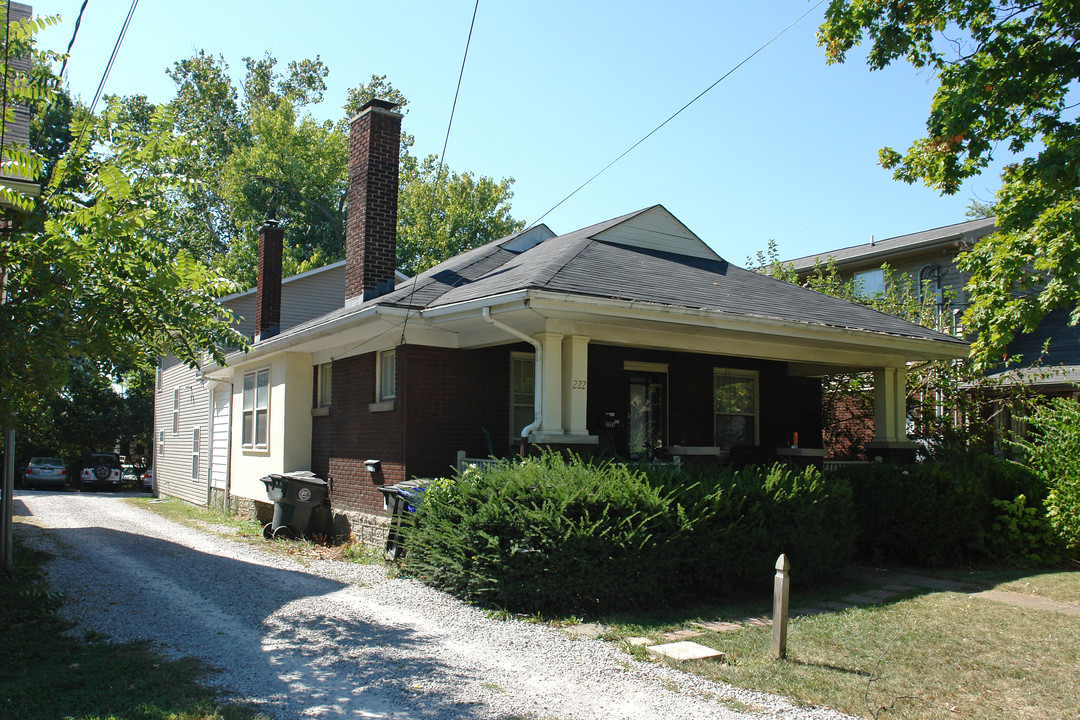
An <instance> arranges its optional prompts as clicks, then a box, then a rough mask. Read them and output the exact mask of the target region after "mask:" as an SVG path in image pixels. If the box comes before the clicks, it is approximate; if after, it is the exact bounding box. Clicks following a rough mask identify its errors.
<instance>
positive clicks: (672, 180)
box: [34, 0, 1005, 265]
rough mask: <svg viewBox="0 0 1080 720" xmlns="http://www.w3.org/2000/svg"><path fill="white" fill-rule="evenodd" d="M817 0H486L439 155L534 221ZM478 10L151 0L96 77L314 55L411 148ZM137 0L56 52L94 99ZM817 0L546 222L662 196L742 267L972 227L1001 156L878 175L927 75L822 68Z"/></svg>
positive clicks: (923, 95) (427, 132) (56, 40)
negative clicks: (920, 180)
mask: <svg viewBox="0 0 1080 720" xmlns="http://www.w3.org/2000/svg"><path fill="white" fill-rule="evenodd" d="M815 2H816V0H815ZM815 2H807V0H769V1H762V2H754V3H746V2H728V1H727V0H717V1H713V2H708V1H704V0H702V1H696V0H695V1H690V0H687V1H685V2H681V1H679V0H671V1H670V2H668V3H663V4H661V3H656V2H649V1H647V0H623V1H622V2H608V1H607V0H595V1H593V2H583V1H581V0H577V1H576V2H570V1H564V0H545V1H544V2H525V1H520V2H517V1H515V2H507V1H506V0H496V1H492V0H481V2H480V6H479V12H478V14H477V19H476V27H475V30H474V32H473V39H472V45H471V48H470V51H469V59H468V64H467V66H466V70H465V78H464V82H463V85H462V88H461V95H460V98H459V99H458V106H457V112H456V115H455V117H454V126H453V130H452V133H451V136H450V143H449V148H448V151H447V158H446V160H447V163H448V164H449V165H450V167H451V168H452V169H454V170H457V171H462V170H470V171H474V172H477V173H482V174H485V175H490V176H493V177H496V178H501V177H504V176H510V177H513V178H514V179H515V180H516V183H515V185H514V199H513V210H514V216H515V217H518V218H520V219H523V220H525V221H526V222H532V221H534V220H536V219H537V218H538V217H539V216H541V215H542V214H544V213H545V212H546V211H548V210H549V209H550V208H551V207H552V206H554V205H555V204H556V203H558V202H559V201H560V200H562V199H563V198H564V197H565V196H566V195H567V194H568V193H570V192H571V191H572V190H573V189H574V188H576V187H577V186H578V185H580V184H581V183H582V182H584V181H585V180H587V179H588V178H589V177H590V176H592V175H593V174H594V173H596V172H597V171H598V170H600V168H602V167H603V166H604V165H606V164H607V163H608V162H610V161H611V160H613V159H614V158H615V157H617V156H618V155H619V154H620V153H622V152H623V151H624V150H626V149H627V148H628V147H630V146H631V145H632V144H633V143H635V142H636V141H637V140H639V139H640V138H641V137H642V136H643V135H645V134H646V133H648V132H649V131H650V130H652V129H653V128H655V127H656V126H657V125H658V124H659V123H661V122H662V121H663V120H664V119H665V118H667V117H668V116H669V115H671V113H673V112H674V111H675V110H677V109H678V108H680V107H682V105H684V104H685V103H686V102H688V101H689V100H690V99H691V98H693V97H694V96H695V95H697V94H698V93H699V92H701V91H702V90H704V89H705V88H706V87H708V86H709V85H710V84H712V83H713V82H715V81H716V80H717V79H718V78H719V77H720V76H722V75H723V74H724V73H726V72H727V71H729V70H730V69H731V68H732V67H734V66H735V65H737V64H738V63H739V62H741V61H742V60H743V59H745V58H746V56H747V55H749V54H750V53H752V52H753V51H754V50H756V49H757V48H758V47H759V46H760V45H762V44H763V43H765V42H766V41H767V40H768V39H769V38H771V37H772V36H773V35H775V34H776V33H777V32H779V31H780V30H781V29H783V28H784V27H785V26H787V25H788V24H789V23H791V22H792V21H793V20H795V19H796V18H798V17H799V16H800V15H802V14H803V13H804V12H806V11H807V10H809V9H810V8H811V7H813V5H814V4H815ZM473 4H474V3H473V0H434V1H427V0H397V1H396V2H390V3H387V2H377V3H370V2H344V1H342V2H338V1H336V0H323V1H322V2H318V3H308V4H307V5H306V6H304V7H303V9H301V5H300V4H298V3H296V2H288V3H286V2H279V1H278V0H261V1H260V2H254V1H249V0H223V1H219V2H213V3H211V2H202V1H200V0H189V1H188V2H183V3H176V2H172V3H161V2H152V0H143V2H141V3H140V4H139V6H138V9H137V10H136V12H135V16H134V19H133V21H132V23H131V26H130V28H129V30H128V33H127V36H126V38H125V40H124V44H123V46H122V47H121V50H120V54H119V56H118V59H117V62H116V65H115V67H114V68H113V71H112V73H111V75H110V78H109V81H108V83H107V85H106V88H105V91H106V92H107V93H113V94H122V95H128V94H136V93H139V94H145V95H147V96H148V97H149V98H150V99H151V100H152V101H166V100H169V99H170V98H171V97H172V95H173V85H172V82H171V81H170V80H169V79H168V77H167V76H166V75H165V70H166V68H168V67H170V66H171V65H172V63H173V62H175V61H176V60H179V59H182V58H185V57H189V56H190V55H192V54H193V53H194V52H195V51H196V50H198V49H205V50H206V51H207V52H210V53H213V54H215V55H217V54H220V55H223V56H224V57H225V59H226V61H227V62H228V63H229V65H230V67H231V70H232V73H233V75H234V78H235V79H236V81H237V83H239V80H240V77H241V76H242V72H243V58H244V57H245V56H253V57H260V56H262V54H263V53H264V52H265V51H270V52H271V53H272V54H273V55H274V56H275V57H276V58H277V59H278V61H279V64H280V65H282V66H283V65H284V64H286V63H287V62H288V61H289V60H296V59H301V58H306V57H314V56H315V55H319V56H321V57H322V59H323V61H324V62H326V64H327V65H328V66H329V68H330V76H329V78H328V81H327V82H328V86H329V89H328V92H327V94H326V100H325V101H324V103H323V104H322V105H320V106H319V107H317V108H315V110H314V114H315V115H316V116H317V117H319V118H332V119H337V118H338V117H339V116H340V115H341V114H342V111H341V106H342V104H343V102H344V98H345V93H346V90H347V88H349V87H352V86H355V85H357V84H359V83H361V82H364V81H366V80H367V79H368V78H369V77H370V76H371V75H372V73H378V74H385V75H387V76H388V77H389V79H390V80H391V82H393V84H394V86H395V87H397V88H399V89H400V90H401V91H402V92H403V93H404V94H405V95H406V97H408V98H409V100H410V105H409V112H408V115H407V116H406V118H405V125H404V127H405V130H406V131H407V132H409V133H412V134H413V135H415V137H416V141H417V144H416V151H417V152H418V153H419V154H428V153H437V152H439V151H440V150H441V148H442V144H443V139H444V136H445V133H446V125H447V120H448V118H449V114H450V107H451V103H452V101H453V96H454V88H455V84H456V82H457V76H458V71H459V69H460V64H461V57H462V52H463V50H464V47H465V39H466V36H467V33H468V29H469V21H470V18H471V15H472V11H473ZM80 5H81V0H51V1H49V2H45V1H39V2H36V3H34V9H35V12H36V13H38V14H41V15H45V14H60V15H62V17H63V21H62V23H61V24H59V25H58V26H57V27H56V28H52V29H50V30H48V31H47V32H46V33H44V34H43V35H42V38H41V41H40V42H41V45H42V46H43V47H47V48H50V49H55V50H58V51H62V50H63V49H64V48H65V47H66V46H67V43H68V40H69V39H70V38H71V32H72V30H73V28H74V23H75V18H76V17H77V15H78V10H79V6H80ZM129 6H130V2H129V1H128V0H94V1H93V2H91V3H89V5H88V7H87V11H86V15H85V16H84V18H83V22H82V27H81V29H80V30H79V36H78V39H77V40H76V43H75V47H74V48H73V50H72V57H71V60H70V62H69V66H68V79H69V82H70V85H71V88H72V90H73V91H74V92H75V93H76V94H77V95H81V96H82V97H83V98H84V99H86V100H87V101H88V100H89V99H90V98H92V96H93V94H94V90H95V89H96V87H97V84H98V81H99V80H100V78H101V75H102V72H103V71H104V69H105V64H106V62H107V60H108V57H109V53H110V52H111V51H112V47H113V44H114V43H115V40H116V37H117V35H118V33H119V31H120V28H121V25H122V23H123V19H124V17H125V15H126V14H127V11H128V8H129ZM824 9H825V6H824V5H822V6H820V7H818V8H817V9H816V10H814V11H813V12H812V13H811V14H810V15H809V16H808V17H806V18H805V19H804V20H802V21H801V22H799V23H798V24H797V25H796V26H794V27H793V28H791V29H790V30H788V31H787V33H786V34H784V35H783V36H782V37H780V38H779V39H778V40H777V41H775V42H774V43H773V44H772V45H770V46H769V47H768V48H766V49H765V50H764V51H762V52H761V53H760V54H758V55H757V56H756V57H754V58H753V59H751V60H750V61H749V62H747V63H746V64H745V65H743V66H742V67H741V68H740V69H739V70H737V71H736V72H734V73H733V74H732V75H731V76H730V77H728V78H727V79H726V80H725V81H723V82H722V83H720V84H719V85H717V86H716V87H715V88H714V89H713V90H712V91H710V92H709V93H708V94H707V95H705V96H704V97H703V98H701V99H700V100H698V101H697V102H696V103H695V104H694V105H692V106H691V107H690V108H689V109H687V110H686V111H685V112H683V113H682V114H681V115H680V116H679V117H677V118H676V119H675V120H673V121H672V122H670V123H669V124H668V125H667V126H665V127H664V128H663V129H662V130H660V131H659V132H658V133H656V134H655V135H653V136H652V137H651V138H650V139H649V140H647V141H646V142H645V143H644V144H642V145H641V146H640V147H638V148H637V149H636V150H635V151H634V152H633V153H631V154H630V155H628V156H627V157H625V158H623V159H622V160H621V161H620V162H619V163H617V164H616V165H615V166H614V167H612V168H611V169H609V170H608V171H607V172H606V173H604V174H603V175H601V176H600V177H599V178H597V179H596V180H594V181H593V182H592V183H591V184H590V185H589V186H588V187H586V188H585V189H584V190H582V191H581V192H579V193H578V194H577V195H575V196H574V197H573V198H571V199H570V200H568V201H567V202H565V203H564V204H563V205H561V206H560V207H559V208H558V209H557V210H555V211H554V212H552V213H551V214H550V215H548V216H547V217H546V218H544V222H545V223H547V224H548V225H549V226H550V227H551V228H552V229H553V230H555V231H556V232H559V233H562V232H569V231H571V230H575V229H577V228H580V227H584V226H586V225H590V224H592V223H595V222H599V221H601V220H606V219H608V218H611V217H615V216H617V215H621V214H623V213H626V212H630V211H632V210H637V209H639V208H643V207H647V206H650V205H654V204H657V203H660V204H663V205H664V206H665V207H667V208H668V210H670V211H671V212H672V213H674V214H675V215H676V216H677V217H678V218H679V219H681V220H682V221H683V222H684V223H685V224H686V225H687V226H688V227H689V228H690V229H691V230H693V231H694V232H695V233H697V234H698V235H699V236H700V237H701V238H702V239H703V240H705V241H706V242H707V243H709V245H711V246H712V247H713V248H714V249H715V250H716V251H717V252H719V253H720V254H721V255H723V256H724V257H726V258H727V259H729V260H731V261H732V262H735V263H737V264H740V265H741V264H745V261H746V258H747V256H748V255H751V254H753V253H755V252H756V251H757V250H760V249H764V248H765V246H766V244H767V243H768V241H769V240H770V239H775V240H776V241H777V243H778V244H779V247H780V251H781V254H782V255H783V256H785V257H797V256H801V255H808V254H812V253H815V252H819V251H824V250H828V249H832V248H837V247H845V246H848V245H854V244H859V243H863V242H867V241H869V239H870V236H871V235H873V236H875V237H876V238H878V239H881V238H886V237H892V236H895V235H901V234H905V233H909V232H917V231H920V230H925V229H928V228H934V227H940V226H942V225H949V224H952V223H955V222H962V221H964V220H965V217H964V210H965V207H966V205H967V203H968V201H969V200H970V199H971V198H972V197H978V198H979V199H981V200H983V201H986V200H989V199H991V198H992V196H993V193H994V191H995V189H996V188H997V187H998V185H999V180H998V173H999V171H1000V166H995V167H993V168H991V170H989V171H988V172H987V173H985V174H984V175H983V176H982V177H980V178H976V179H975V180H973V181H971V182H969V183H968V184H967V185H965V186H964V188H963V189H962V190H961V192H960V193H958V194H957V195H955V196H952V197H947V198H942V197H940V196H939V195H938V194H937V193H935V192H933V191H932V190H929V189H926V188H924V187H922V186H908V185H905V184H903V183H899V182H896V181H894V180H893V179H892V178H891V175H890V173H889V172H887V171H885V170H883V169H881V168H880V167H878V166H877V164H876V163H877V150H878V148H880V147H882V146H884V145H891V146H893V147H896V148H897V149H900V150H903V149H904V148H906V147H907V145H908V144H909V142H910V141H911V140H913V139H915V138H917V137H920V136H921V134H922V132H923V130H924V123H925V119H926V113H927V109H928V107H929V103H930V98H931V96H932V94H933V90H934V83H933V80H932V78H931V77H930V76H929V75H927V74H925V73H922V74H920V73H919V72H917V71H915V70H914V69H912V68H910V67H908V66H906V65H898V66H896V67H895V68H890V69H887V70H885V71H882V72H874V73H871V72H870V71H869V70H868V69H867V68H866V66H865V65H864V64H863V61H862V57H861V56H860V55H856V56H853V57H852V58H850V59H849V61H848V63H847V64H846V65H834V66H827V65H826V64H825V60H824V55H823V52H822V50H821V49H820V48H818V47H817V44H816V41H815V32H816V30H817V26H818V25H819V24H820V22H821V18H822V16H823V14H824ZM1001 154H1002V156H1003V157H1004V155H1005V153H1004V152H1002V153H1001Z"/></svg>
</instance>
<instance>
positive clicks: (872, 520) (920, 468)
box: [844, 456, 1055, 565]
mask: <svg viewBox="0 0 1080 720" xmlns="http://www.w3.org/2000/svg"><path fill="white" fill-rule="evenodd" d="M844 475H845V476H846V477H847V478H848V480H849V481H850V483H851V488H852V493H853V498H854V508H855V522H856V532H855V546H856V549H857V555H858V557H859V558H861V559H862V560H864V561H869V562H875V563H900V564H915V565H952V564H957V563H961V562H965V561H969V560H983V561H986V560H998V561H1005V562H1013V563H1015V562H1019V561H1020V558H1021V557H1026V558H1027V559H1026V560H1025V561H1024V562H1028V563H1030V562H1032V561H1033V560H1034V559H1036V558H1039V559H1040V560H1041V561H1052V560H1051V559H1052V558H1054V557H1055V550H1054V547H1053V543H1051V544H1050V545H1047V544H1046V536H1045V534H1044V533H1043V532H1042V531H1041V530H1040V529H1039V527H1038V522H1037V521H1038V519H1039V518H1042V517H1044V512H1043V499H1044V498H1045V497H1046V490H1045V486H1044V484H1043V482H1042V481H1041V480H1040V479H1039V477H1038V476H1037V475H1035V474H1034V473H1032V472H1031V471H1030V470H1028V469H1027V468H1025V467H1023V466H1021V465H1018V464H1016V463H1012V462H1007V461H1003V460H998V459H996V458H993V457H990V456H968V457H964V458H957V459H956V460H953V461H944V462H934V463H920V464H916V465H890V464H871V465H863V466H854V467H851V468H847V469H845V471H844ZM1019 496H1024V498H1025V500H1024V502H1025V508H1026V509H1025V512H1024V513H1023V514H1024V515H1025V516H1026V517H1028V518H1029V520H1025V521H1024V522H1023V523H1021V524H1020V525H1017V526H1014V525H1012V524H1010V523H1009V522H1007V521H1006V522H1002V518H1001V516H1002V513H1003V512H1004V513H1006V514H1007V513H1008V512H1010V510H1008V509H1007V508H1006V507H1005V506H1004V505H1002V504H1001V503H1014V502H1015V501H1016V498H1018V497H1019ZM1017 533H1020V534H1021V535H1022V536H1023V537H1022V539H1021V538H1019V537H1017ZM1016 543H1019V546H1022V547H1025V548H1027V550H1026V551H1025V552H1023V553H1018V552H1017V551H1016V547H1018V546H1017V545H1016Z"/></svg>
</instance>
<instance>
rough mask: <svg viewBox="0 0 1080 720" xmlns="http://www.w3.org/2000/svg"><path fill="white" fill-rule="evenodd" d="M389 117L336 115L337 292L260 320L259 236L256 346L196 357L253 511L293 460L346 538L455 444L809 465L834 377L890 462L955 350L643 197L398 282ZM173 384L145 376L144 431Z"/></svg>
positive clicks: (274, 235)
mask: <svg viewBox="0 0 1080 720" xmlns="http://www.w3.org/2000/svg"><path fill="white" fill-rule="evenodd" d="M393 107H394V106H393V105H392V104H390V103H386V102H384V101H378V100H376V101H372V102H371V103H368V105H366V106H365V107H364V108H363V109H362V111H361V113H360V114H359V115H358V116H357V117H356V118H354V120H353V121H352V131H351V136H350V171H349V191H348V193H349V194H348V219H347V229H346V260H345V274H346V280H345V291H344V301H343V302H338V303H337V307H336V308H335V309H333V310H332V311H330V312H327V313H325V314H322V315H319V316H318V317H313V318H312V319H310V320H308V321H307V322H301V323H299V324H296V325H292V326H291V327H290V326H288V324H287V323H285V322H281V323H280V327H279V328H276V327H275V322H274V318H275V317H277V314H278V312H280V313H281V314H282V316H284V314H285V313H286V312H287V306H288V305H289V303H290V302H292V300H290V293H289V292H288V288H289V286H290V285H291V284H295V282H296V281H295V280H293V281H286V282H285V283H281V284H280V287H281V290H282V292H281V301H280V308H277V307H275V302H276V301H275V297H276V292H275V287H277V286H278V283H279V281H280V275H278V276H277V277H275V276H274V274H273V272H272V268H273V267H274V266H275V265H276V264H277V262H278V261H277V260H276V259H275V255H276V254H277V253H280V244H279V242H280V234H279V233H278V232H267V231H265V230H264V233H263V237H264V241H265V242H264V243H263V244H262V245H261V250H262V252H263V256H262V257H261V259H260V264H261V265H263V266H264V267H265V268H269V269H270V271H269V272H264V273H260V292H259V297H260V299H259V300H258V301H257V303H256V304H257V308H256V314H257V319H256V324H255V328H254V332H255V337H256V341H255V342H254V344H253V346H252V348H251V350H250V351H249V352H247V353H233V354H230V355H229V356H228V357H227V361H228V365H227V367H208V368H205V369H204V373H203V378H204V379H205V381H207V382H208V383H211V384H212V383H221V385H220V387H222V388H231V392H232V400H231V406H232V408H233V411H232V413H231V423H230V429H229V432H228V433H224V434H226V435H228V436H229V437H231V441H230V444H231V449H230V451H229V454H228V458H229V460H228V463H227V468H228V470H227V473H228V488H229V493H230V495H231V496H233V497H235V498H239V499H244V500H246V501H255V502H260V501H261V502H265V501H266V493H265V488H264V486H263V484H262V483H261V482H260V478H261V477H263V476H265V475H267V474H269V473H274V472H289V471H296V470H309V469H310V470H313V471H314V472H315V473H316V474H317V475H319V476H320V477H324V478H327V479H328V480H329V481H330V483H331V500H332V503H333V506H334V509H335V512H336V514H337V516H338V518H339V519H340V520H345V519H348V521H349V522H350V523H352V524H353V527H354V528H355V527H356V524H357V523H360V524H364V523H368V522H371V521H372V520H373V518H374V517H376V516H378V515H380V514H381V512H382V507H383V501H382V495H381V493H380V492H379V486H380V485H383V484H385V483H391V482H395V481H399V480H405V479H407V478H410V477H414V476H420V477H425V476H436V475H445V474H448V473H449V472H450V471H451V466H452V465H453V464H454V461H455V457H456V454H457V452H458V451H465V452H466V453H467V454H468V455H470V456H481V457H483V456H487V455H488V454H490V453H494V454H496V455H508V454H511V453H515V452H518V450H519V449H520V446H521V445H524V444H527V445H529V446H545V447H551V448H558V449H570V450H574V451H576V452H582V453H589V454H592V453H603V454H607V455H614V456H619V457H629V458H632V457H639V458H651V457H669V456H703V457H705V458H711V459H713V460H717V461H720V460H725V459H731V458H732V457H733V456H737V455H738V454H739V453H740V452H742V453H746V454H748V455H754V454H756V453H759V452H761V451H762V449H772V451H775V450H776V449H777V448H780V449H782V451H783V452H784V453H786V454H789V455H790V454H795V455H800V454H802V455H807V456H811V457H820V455H821V454H822V451H821V450H820V448H821V436H822V428H821V425H822V421H821V417H820V406H821V401H820V394H821V391H820V381H819V379H818V377H819V376H820V375H821V374H823V373H826V372H830V371H834V370H836V369H838V368H847V369H865V370H867V371H872V372H873V373H874V374H875V376H876V377H877V378H878V379H879V388H880V392H879V393H878V398H877V404H876V408H875V414H876V437H875V445H874V446H875V448H876V451H877V452H878V453H879V454H881V455H885V456H888V455H904V456H906V455H910V454H912V453H913V452H914V446H913V444H912V443H909V442H907V439H906V437H905V435H904V397H905V376H906V367H907V364H908V363H909V362H913V361H917V360H929V359H948V358H958V357H963V356H965V355H966V354H967V346H966V344H965V343H963V342H962V341H960V340H958V339H956V338H953V337H949V336H948V335H945V334H942V333H938V332H935V331H932V330H928V329H926V328H923V327H920V326H918V325H914V324H911V323H908V322H905V321H902V320H899V319H897V318H894V317H891V316H888V315H883V314H881V313H877V312H874V311H872V310H869V309H867V308H865V307H862V306H860V305H855V304H851V303H847V302H844V301H841V300H837V299H835V298H831V297H827V296H825V295H822V294H819V293H815V292H811V291H808V290H804V289H802V288H799V287H796V286H793V285H789V284H786V283H782V282H780V281H778V280H774V279H772V278H769V277H767V276H763V275H760V274H757V273H753V272H750V271H747V270H743V269H741V268H738V267H736V266H734V265H731V264H730V263H728V262H727V261H725V260H724V259H722V258H721V257H719V256H718V255H717V254H716V253H715V252H714V251H713V250H711V249H710V248H709V247H708V246H707V245H706V244H705V243H704V242H703V241H702V240H701V239H699V238H698V237H697V236H696V235H694V233H693V232H691V231H690V230H689V229H688V228H686V227H685V226H684V225H683V224H682V223H681V222H679V221H678V219H676V218H675V217H674V216H672V215H671V214H670V213H669V212H668V211H667V210H666V209H664V208H663V207H661V206H659V205H657V206H653V207H650V208H646V209H644V210H640V211H637V212H634V213H630V214H628V215H624V216H622V217H619V218H615V219H612V220H608V221H605V222H602V223H599V224H597V225H593V226H591V227H588V228H584V229H582V230H578V231H575V232H572V233H569V234H566V235H561V236H556V235H555V233H553V232H552V231H551V230H549V229H548V228H547V227H546V226H543V225H540V226H536V227H533V228H529V229H526V230H525V231H522V232H520V233H517V234H515V235H512V236H509V237H506V238H502V239H500V240H497V241H495V242H492V243H489V244H487V245H485V246H482V247H479V248H476V249H474V250H470V251H468V252H466V253H463V254H462V255H459V256H457V257H454V258H451V259H450V260H447V261H446V262H444V263H442V264H440V265H438V266H436V267H434V268H432V269H430V270H428V271H427V272H425V273H423V274H421V275H419V276H418V277H416V278H414V279H413V280H411V281H409V282H407V283H403V284H400V285H398V286H397V288H396V289H395V288H394V282H393V278H394V267H393V263H394V257H395V243H396V238H395V227H396V211H397V203H396V198H397V168H398V157H397V148H398V145H399V133H400V123H401V115H399V114H398V113H395V112H393ZM226 302H230V301H226ZM232 302H235V301H232ZM176 389H177V388H176V385H175V384H173V383H169V382H164V383H163V388H162V392H161V393H160V395H161V396H162V397H159V407H158V412H159V415H158V417H159V420H158V422H159V426H160V424H161V423H162V422H163V420H164V419H166V418H167V413H165V412H164V411H165V410H166V409H167V407H166V406H167V405H168V403H169V402H171V398H170V395H169V394H170V393H175V391H176ZM181 396H183V392H181ZM202 408H203V409H202V410H201V411H199V412H202V414H203V415H202V417H203V418H204V422H205V423H207V424H209V423H210V419H209V410H208V409H207V408H208V403H203V404H202ZM179 434H180V435H183V433H182V432H181V433H179ZM796 437H797V438H798V440H797V444H798V445H799V447H798V448H796V449H793V448H792V447H791V446H792V445H794V444H796ZM188 442H189V448H191V450H190V451H189V453H188V456H189V457H188V459H189V466H190V467H191V468H192V473H191V474H195V473H194V470H195V469H197V468H196V467H195V465H196V462H197V460H196V459H195V458H194V455H195V450H194V447H195V445H194V440H193V439H192V438H189V439H188ZM200 442H201V438H200ZM181 449H182V447H181ZM164 457H166V458H168V457H169V449H168V448H166V450H165V455H164ZM198 461H199V462H205V461H204V460H202V458H199V459H198ZM204 498H205V495H204V496H203V497H202V498H199V499H198V500H196V501H205V499H204Z"/></svg>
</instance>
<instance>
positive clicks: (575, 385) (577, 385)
mask: <svg viewBox="0 0 1080 720" xmlns="http://www.w3.org/2000/svg"><path fill="white" fill-rule="evenodd" d="M588 384H589V383H588V382H587V381H585V380H574V381H573V382H572V383H571V384H570V387H571V388H572V389H574V390H584V389H586V387H587V386H588Z"/></svg>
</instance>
